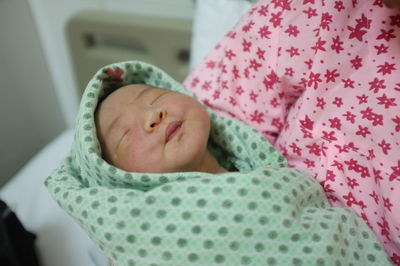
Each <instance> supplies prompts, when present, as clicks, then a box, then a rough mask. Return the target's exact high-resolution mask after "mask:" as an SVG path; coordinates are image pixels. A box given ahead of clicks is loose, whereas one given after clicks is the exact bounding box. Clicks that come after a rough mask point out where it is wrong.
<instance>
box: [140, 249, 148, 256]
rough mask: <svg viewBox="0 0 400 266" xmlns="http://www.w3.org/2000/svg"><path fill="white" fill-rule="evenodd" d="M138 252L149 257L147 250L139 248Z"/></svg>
mask: <svg viewBox="0 0 400 266" xmlns="http://www.w3.org/2000/svg"><path fill="white" fill-rule="evenodd" d="M138 254H139V256H140V257H142V258H145V257H147V250H145V249H139V251H138Z"/></svg>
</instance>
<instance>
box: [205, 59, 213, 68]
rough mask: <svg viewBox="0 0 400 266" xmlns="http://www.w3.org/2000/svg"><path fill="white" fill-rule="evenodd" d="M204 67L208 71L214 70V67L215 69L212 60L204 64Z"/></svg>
mask: <svg viewBox="0 0 400 266" xmlns="http://www.w3.org/2000/svg"><path fill="white" fill-rule="evenodd" d="M206 67H207V68H209V69H214V67H215V61H213V60H209V61H207V62H206Z"/></svg>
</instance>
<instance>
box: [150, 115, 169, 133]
mask: <svg viewBox="0 0 400 266" xmlns="http://www.w3.org/2000/svg"><path fill="white" fill-rule="evenodd" d="M165 115H166V112H165V111H163V110H155V111H154V110H153V111H150V112H149V115H148V118H147V120H146V122H145V130H146V131H147V132H152V131H154V129H156V128H157V126H158V125H160V124H161V122H162V121H163V119H164V118H165Z"/></svg>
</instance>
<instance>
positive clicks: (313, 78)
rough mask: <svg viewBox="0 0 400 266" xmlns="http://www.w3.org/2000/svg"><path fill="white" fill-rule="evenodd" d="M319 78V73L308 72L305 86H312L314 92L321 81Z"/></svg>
mask: <svg viewBox="0 0 400 266" xmlns="http://www.w3.org/2000/svg"><path fill="white" fill-rule="evenodd" d="M319 76H321V74H320V73H314V72H310V76H309V77H308V83H307V86H309V87H311V86H313V87H314V90H316V89H317V88H318V83H319V82H321V81H322V79H320V78H319Z"/></svg>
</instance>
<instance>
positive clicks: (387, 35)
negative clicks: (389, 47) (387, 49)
mask: <svg viewBox="0 0 400 266" xmlns="http://www.w3.org/2000/svg"><path fill="white" fill-rule="evenodd" d="M393 32H394V29H390V30H388V31H386V30H381V34H379V35H378V37H376V39H377V40H382V39H383V40H385V41H387V42H388V41H390V39H393V38H396V35H394V34H393Z"/></svg>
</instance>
